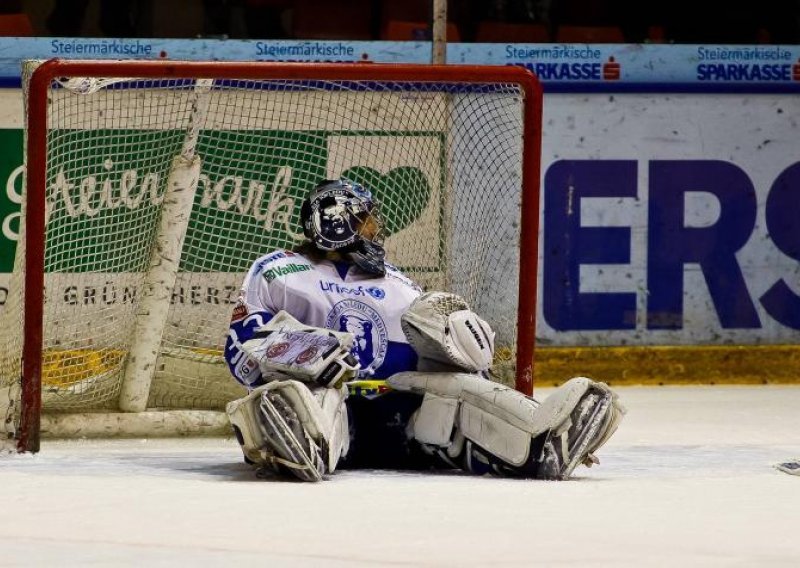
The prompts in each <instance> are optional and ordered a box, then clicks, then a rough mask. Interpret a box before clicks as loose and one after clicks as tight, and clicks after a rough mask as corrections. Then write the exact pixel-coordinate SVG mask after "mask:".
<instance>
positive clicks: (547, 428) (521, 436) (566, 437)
mask: <svg viewBox="0 0 800 568" xmlns="http://www.w3.org/2000/svg"><path fill="white" fill-rule="evenodd" d="M388 384H389V385H390V386H391V387H392V388H394V389H396V390H399V391H403V390H405V391H410V392H417V393H422V394H424V398H423V403H422V406H421V407H420V409H419V410H418V411H417V413H416V414H415V415H414V417H413V418H412V420H411V421H410V422H409V427H408V435H409V437H411V438H413V439H415V440H417V441H418V442H419V443H420V444H422V445H423V446H426V447H427V448H428V449H429V450H433V449H435V450H436V451H438V452H439V454H440V455H441V456H442V457H443V458H445V459H447V458H449V459H451V460H453V461H457V462H460V463H461V464H462V467H464V468H465V469H468V470H470V471H475V472H480V473H483V472H484V471H494V472H495V473H498V474H501V475H512V476H523V477H537V478H545V479H566V478H567V477H569V476H570V475H571V474H572V471H573V470H574V469H575V467H577V465H579V464H580V463H587V465H590V464H591V463H595V462H596V459H595V458H594V456H593V455H592V454H593V452H595V451H596V450H597V449H598V448H599V447H600V446H602V445H603V444H604V443H605V442H606V441H607V440H608V438H609V437H610V436H611V435H612V434H613V433H614V431H615V430H616V428H617V426H618V425H619V421H620V419H621V417H622V414H623V413H624V409H623V408H622V406H621V405H620V404H619V403H618V401H617V397H616V395H615V394H614V393H613V392H612V391H611V390H610V389H609V388H608V387H607V386H606V385H604V384H602V383H596V382H594V381H591V380H590V379H586V378H583V377H579V378H575V379H572V380H570V381H568V382H567V383H566V384H564V385H563V386H562V387H560V388H559V389H558V390H557V391H555V392H554V393H553V394H551V395H550V396H549V397H548V398H547V399H546V400H545V401H544V403H542V404H539V403H538V402H537V401H535V400H534V399H532V398H529V397H526V396H524V395H523V394H521V393H519V392H517V391H515V390H513V389H510V388H508V387H505V386H503V385H499V384H497V383H493V382H491V381H489V380H486V379H484V378H482V377H480V376H479V375H473V374H467V373H400V374H398V375H395V376H393V377H391V378H390V379H389V380H388ZM464 439H466V441H467V443H464Z"/></svg>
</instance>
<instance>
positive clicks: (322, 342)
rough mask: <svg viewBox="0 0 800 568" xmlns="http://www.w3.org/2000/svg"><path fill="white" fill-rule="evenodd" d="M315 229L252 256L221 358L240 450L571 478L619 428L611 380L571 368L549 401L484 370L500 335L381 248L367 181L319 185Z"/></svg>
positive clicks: (292, 458) (291, 464)
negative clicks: (233, 394) (572, 374)
mask: <svg viewBox="0 0 800 568" xmlns="http://www.w3.org/2000/svg"><path fill="white" fill-rule="evenodd" d="M301 223H302V229H303V233H304V235H305V236H306V238H307V240H306V242H304V243H303V244H302V245H301V246H300V247H298V248H297V249H296V250H295V251H284V250H278V251H273V252H271V253H269V254H266V255H264V256H262V257H260V258H259V259H258V260H256V262H255V263H253V265H252V267H251V268H250V271H249V272H248V275H247V276H246V278H245V281H244V283H243V285H242V290H241V295H240V298H239V302H238V303H237V305H236V307H235V309H234V313H233V317H232V321H231V325H230V333H229V337H228V340H227V343H226V348H225V357H226V361H227V363H228V366H229V368H230V370H231V373H232V374H233V376H234V378H235V379H236V380H238V381H239V382H241V383H242V384H244V385H245V386H246V387H247V388H248V389H249V393H248V395H247V396H245V397H243V398H241V399H239V400H236V401H233V402H231V403H230V404H229V405H228V409H227V410H228V415H229V417H230V421H231V424H232V426H233V429H234V432H235V433H236V436H237V439H238V440H239V443H240V445H241V447H242V451H243V453H244V456H245V460H246V461H247V462H248V463H251V464H252V465H254V466H255V467H256V468H258V469H260V470H265V471H270V472H274V473H276V474H278V475H289V476H294V477H296V478H299V479H301V480H305V481H317V480H320V479H323V478H324V477H326V476H327V475H330V474H332V473H334V472H335V471H336V470H337V469H338V468H342V467H347V468H392V469H409V468H413V469H431V468H458V469H462V470H465V471H468V472H472V473H475V474H485V473H491V474H494V475H498V476H504V477H523V478H533V479H567V478H568V477H570V476H571V475H572V473H573V471H574V470H575V468H576V467H577V466H579V465H580V464H585V465H592V464H593V463H596V462H597V458H596V457H595V452H596V451H597V450H598V449H599V448H600V447H601V446H602V445H603V444H604V443H605V442H606V441H607V440H608V439H609V438H610V436H611V435H612V434H613V433H614V431H615V430H616V429H617V426H618V425H619V422H620V420H621V418H622V415H623V414H624V409H623V407H622V406H621V405H620V403H619V402H618V400H617V396H616V394H615V393H614V392H612V391H611V390H610V389H609V388H608V386H606V385H605V384H603V383H597V382H595V381H592V380H590V379H587V378H574V379H572V380H570V381H568V382H567V383H565V384H564V385H562V386H561V387H560V388H558V389H557V390H556V391H554V392H553V393H552V394H551V395H550V396H548V397H547V398H546V399H545V400H544V401H543V402H541V403H540V402H537V401H536V400H534V399H532V398H530V397H526V396H524V395H523V394H521V393H519V392H517V391H515V390H513V389H511V388H508V387H505V386H502V385H500V384H498V383H495V382H493V381H491V380H489V379H488V378H487V377H488V373H489V371H490V367H491V364H492V360H493V355H494V333H493V331H492V330H491V328H490V326H489V325H488V324H487V323H486V322H485V321H483V320H482V319H481V318H480V317H479V316H478V315H477V314H475V313H473V312H472V311H471V309H470V307H469V306H468V305H467V304H466V302H465V301H464V300H463V299H462V298H460V297H458V296H456V295H454V294H449V293H445V292H429V293H422V291H421V290H420V288H419V287H418V286H417V285H416V284H414V283H413V282H412V281H411V280H410V279H409V278H407V277H406V276H405V275H403V274H402V273H401V272H400V271H399V270H398V269H397V268H395V267H394V266H392V265H390V264H389V263H387V262H386V261H385V258H384V257H385V253H384V249H383V246H382V244H383V220H382V218H381V216H380V210H379V207H378V204H377V203H376V201H375V199H374V198H373V196H372V194H371V192H370V191H369V190H368V189H367V188H365V187H363V186H362V185H359V184H357V183H353V182H351V181H349V180H346V179H340V180H326V181H323V182H321V183H320V184H319V185H318V186H317V187H315V188H314V190H313V191H312V192H311V193H310V195H309V196H308V198H307V199H306V200H305V201H304V203H303V207H302V211H301Z"/></svg>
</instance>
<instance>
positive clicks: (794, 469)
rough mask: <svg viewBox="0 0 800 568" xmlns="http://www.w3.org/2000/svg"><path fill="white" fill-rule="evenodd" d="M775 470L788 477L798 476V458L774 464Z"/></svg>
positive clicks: (799, 462) (799, 467)
mask: <svg viewBox="0 0 800 568" xmlns="http://www.w3.org/2000/svg"><path fill="white" fill-rule="evenodd" d="M775 469H777V470H778V471H782V472H783V473H788V474H789V475H800V458H797V459H795V460H791V461H786V462H781V463H776V464H775Z"/></svg>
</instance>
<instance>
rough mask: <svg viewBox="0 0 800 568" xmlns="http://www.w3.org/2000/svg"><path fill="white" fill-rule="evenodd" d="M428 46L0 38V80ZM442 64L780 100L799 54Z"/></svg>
mask: <svg viewBox="0 0 800 568" xmlns="http://www.w3.org/2000/svg"><path fill="white" fill-rule="evenodd" d="M430 52H431V46H430V43H427V42H382V41H366V42H364V41H264V40H208V39H197V40H169V39H86V38H0V77H2V78H3V82H4V84H5V86H16V85H18V81H19V69H20V61H22V60H23V59H50V58H53V57H65V58H86V59H130V58H135V59H175V60H219V61H339V62H353V61H374V62H381V63H427V62H429V61H430ZM447 58H448V62H450V63H465V64H473V65H474V64H484V65H522V66H524V67H527V68H528V69H531V70H532V71H533V72H535V73H536V74H537V75H538V76H539V78H540V79H541V80H542V82H543V83H544V85H545V88H546V90H548V91H549V92H570V91H572V92H596V91H604V92H644V91H646V92H667V91H669V92H695V91H697V92H726V91H733V92H784V91H795V90H798V87H799V86H800V46H767V45H755V46H723V45H656V44H645V45H622V44H594V45H577V44H576V45H569V44H497V43H495V44H463V43H454V44H450V45H449V46H448V50H447Z"/></svg>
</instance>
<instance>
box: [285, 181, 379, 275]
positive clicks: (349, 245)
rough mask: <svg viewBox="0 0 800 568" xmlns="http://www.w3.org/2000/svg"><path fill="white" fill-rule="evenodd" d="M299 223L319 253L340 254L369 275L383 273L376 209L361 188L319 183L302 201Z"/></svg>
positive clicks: (347, 182) (337, 183)
mask: <svg viewBox="0 0 800 568" xmlns="http://www.w3.org/2000/svg"><path fill="white" fill-rule="evenodd" d="M300 220H301V222H302V225H303V234H304V235H305V236H306V238H308V239H309V240H310V241H311V242H313V243H314V245H315V246H316V247H317V248H318V249H319V250H322V251H330V252H338V253H341V254H342V255H344V256H345V258H347V259H349V260H351V261H352V262H353V263H355V264H356V265H357V266H359V267H360V268H361V269H363V270H365V271H367V272H369V273H371V274H377V275H381V276H382V275H384V274H385V273H386V267H385V265H384V258H385V256H386V252H385V251H384V249H383V219H382V218H381V215H380V207H379V205H378V203H377V201H376V200H375V198H374V197H373V196H372V193H371V192H370V191H369V190H368V189H367V188H365V187H364V186H362V185H360V184H357V183H354V182H352V181H349V180H346V179H338V180H325V181H323V182H321V183H320V184H319V185H318V186H317V187H315V188H314V189H313V190H312V191H311V194H310V195H309V196H308V197H307V198H306V200H305V201H304V202H303V206H302V209H301V211H300ZM367 223H369V231H365V230H364V229H365V226H367V225H366V224H367ZM369 233H371V234H369Z"/></svg>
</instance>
